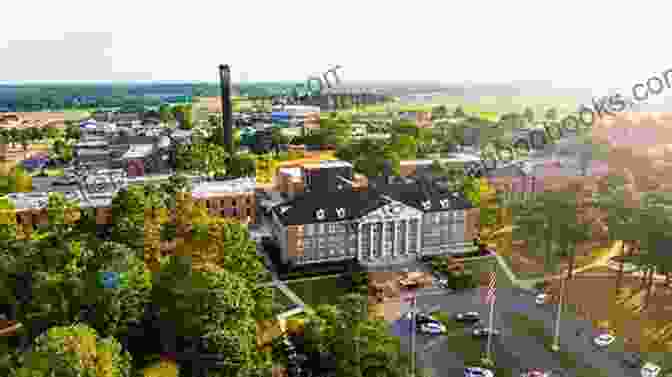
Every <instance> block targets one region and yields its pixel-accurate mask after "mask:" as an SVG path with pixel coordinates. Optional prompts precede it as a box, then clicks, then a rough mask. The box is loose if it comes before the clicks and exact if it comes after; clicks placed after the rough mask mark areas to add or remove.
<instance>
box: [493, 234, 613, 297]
mask: <svg viewBox="0 0 672 377" xmlns="http://www.w3.org/2000/svg"><path fill="white" fill-rule="evenodd" d="M621 244H622V241H616V242H614V244H613V245H611V248H610V249H609V251H608V252H607V253H605V254H604V255H602V256H600V257H599V258H598V259H596V260H595V261H594V262H593V263H590V264H588V265H586V266H582V267H579V268H575V269H574V271H573V273H574V274H576V273H580V272H583V271H587V270H590V269H593V268H596V267H604V266H607V265H608V264H609V261H610V260H611V258H613V257H615V256H618V255H620V250H621ZM496 259H497V262H498V263H499V265H500V267H502V269H503V270H504V272H505V273H506V275H507V276H508V277H509V279H510V280H511V281H512V282H513V284H514V285H515V286H517V287H519V288H523V289H527V290H532V289H534V285H535V284H536V283H540V282H542V281H550V280H553V279H560V278H563V277H566V276H567V270H565V271H562V272H560V273H558V274H555V275H553V276H548V277H543V278H537V279H524V280H521V279H518V278H516V275H515V274H514V273H513V271H511V268H510V267H509V265H508V264H507V263H506V260H505V259H504V258H503V257H502V256H501V255H499V254H497V255H496ZM583 276H589V275H583Z"/></svg>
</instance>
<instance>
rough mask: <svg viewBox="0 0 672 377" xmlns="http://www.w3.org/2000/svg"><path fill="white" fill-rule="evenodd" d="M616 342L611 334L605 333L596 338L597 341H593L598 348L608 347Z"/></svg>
mask: <svg viewBox="0 0 672 377" xmlns="http://www.w3.org/2000/svg"><path fill="white" fill-rule="evenodd" d="M614 340H616V337H614V336H613V335H611V334H607V333H604V334H601V335H598V336H596V337H595V339H593V343H595V345H596V346H598V347H606V346H608V345H610V344H611V343H613V342H614Z"/></svg>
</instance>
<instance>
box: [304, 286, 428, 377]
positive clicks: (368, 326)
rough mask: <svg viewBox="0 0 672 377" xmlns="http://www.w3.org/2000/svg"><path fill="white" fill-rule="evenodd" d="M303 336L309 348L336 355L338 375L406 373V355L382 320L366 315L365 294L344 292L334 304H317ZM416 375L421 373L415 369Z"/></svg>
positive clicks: (399, 375)
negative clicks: (344, 294) (345, 293)
mask: <svg viewBox="0 0 672 377" xmlns="http://www.w3.org/2000/svg"><path fill="white" fill-rule="evenodd" d="M304 339H305V342H306V348H307V349H308V350H309V351H311V352H322V353H328V354H332V355H334V356H336V360H337V363H336V371H335V372H336V375H338V376H361V377H367V376H395V377H397V376H398V377H406V376H409V375H410V374H409V372H410V356H409V355H408V354H406V353H405V352H403V351H402V349H401V345H400V342H399V339H398V338H395V337H394V336H392V335H390V334H389V329H388V326H387V324H386V323H385V321H382V320H377V319H369V318H368V306H367V302H366V296H360V295H357V294H348V295H346V296H344V297H342V298H341V299H340V300H339V303H338V305H335V306H332V305H320V306H318V307H316V308H315V313H312V314H309V317H308V319H307V321H306V324H305V330H304ZM415 375H416V376H425V375H426V373H425V371H424V370H419V369H417V370H416V371H415Z"/></svg>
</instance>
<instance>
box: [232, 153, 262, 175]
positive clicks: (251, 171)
mask: <svg viewBox="0 0 672 377" xmlns="http://www.w3.org/2000/svg"><path fill="white" fill-rule="evenodd" d="M255 173H256V162H255V159H254V158H253V157H252V156H250V155H248V154H235V155H234V156H233V157H232V158H231V160H230V161H229V175H231V176H233V177H251V176H254V175H255Z"/></svg>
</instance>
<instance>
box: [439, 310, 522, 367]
mask: <svg viewBox="0 0 672 377" xmlns="http://www.w3.org/2000/svg"><path fill="white" fill-rule="evenodd" d="M431 315H432V317H434V318H436V319H438V320H439V321H440V322H441V323H442V324H443V325H444V326H446V332H447V334H448V336H449V339H448V341H447V342H446V343H445V344H446V345H445V347H448V349H449V350H450V352H453V353H455V354H457V355H458V356H459V357H460V359H462V361H464V364H465V366H484V365H482V363H481V358H482V357H483V356H484V353H485V348H486V342H484V341H483V340H482V339H477V338H474V337H473V336H471V335H470V334H469V332H467V331H466V328H465V325H464V324H462V323H460V322H457V321H455V320H453V319H451V318H450V316H449V315H448V313H446V312H434V313H431ZM496 356H497V355H496V354H494V355H492V358H493V359H494V360H493V361H494V362H495V366H494V367H488V366H485V367H486V368H488V369H490V370H492V371H493V372H494V374H495V376H497V377H513V373H512V371H511V370H509V369H505V368H500V367H497V358H496Z"/></svg>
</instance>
